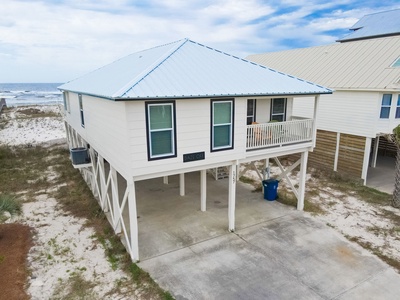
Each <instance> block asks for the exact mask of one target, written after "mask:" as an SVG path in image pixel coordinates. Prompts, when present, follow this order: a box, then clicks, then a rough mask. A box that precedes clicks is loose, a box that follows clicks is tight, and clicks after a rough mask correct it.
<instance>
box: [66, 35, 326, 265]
mask: <svg viewBox="0 0 400 300" xmlns="http://www.w3.org/2000/svg"><path fill="white" fill-rule="evenodd" d="M59 88H60V90H62V91H63V94H64V104H65V125H66V129H67V139H68V144H69V147H70V148H71V149H74V150H76V149H77V148H78V150H79V149H81V148H84V149H88V153H89V154H88V159H87V160H86V161H79V162H76V161H75V162H74V160H73V163H74V166H75V167H76V168H79V169H80V170H81V172H82V174H83V176H84V178H85V179H86V181H87V182H88V185H89V187H90V188H91V190H92V191H93V194H94V195H95V197H96V198H97V199H98V200H99V203H100V205H101V207H102V209H103V210H104V211H105V212H106V213H107V215H108V217H109V220H110V223H111V225H112V226H113V228H114V230H115V232H116V233H118V234H120V235H121V236H122V237H123V240H124V243H125V245H126V248H127V251H128V252H129V253H130V255H131V258H132V260H133V261H137V260H139V243H140V240H139V238H138V236H139V235H138V234H139V233H140V226H138V215H137V203H138V202H140V201H141V199H140V197H137V193H136V186H137V184H138V182H141V181H145V180H149V179H153V178H160V184H161V185H162V184H163V182H164V183H167V182H168V176H172V175H178V176H179V191H178V190H177V197H180V195H184V194H185V174H188V173H193V172H197V173H196V174H199V178H200V180H199V181H198V187H199V190H200V197H199V199H198V200H199V208H200V211H202V212H204V214H207V212H206V211H207V195H206V186H207V182H206V177H207V170H217V171H216V172H217V173H218V169H219V168H225V169H226V170H227V174H228V175H229V176H228V179H227V180H228V181H229V195H227V197H228V199H229V200H228V207H227V208H226V213H227V215H228V224H226V228H227V229H229V230H230V231H234V230H235V196H236V192H235V188H236V182H237V179H238V175H237V168H238V166H239V165H240V164H241V163H249V162H254V161H258V160H263V161H266V163H267V162H268V161H269V159H274V160H275V161H276V162H277V164H278V165H279V166H280V168H281V170H282V174H281V177H282V178H287V177H288V176H287V172H289V171H290V170H292V169H293V168H295V167H298V166H300V183H299V186H298V187H297V186H294V185H292V190H293V192H294V193H295V195H296V197H297V200H298V203H297V208H298V209H299V210H301V209H303V204H304V189H305V172H306V164H307V156H308V152H309V151H312V149H313V147H314V144H315V134H316V124H315V121H314V120H315V117H316V112H317V106H318V98H319V95H320V94H329V93H331V90H329V89H326V88H324V87H321V86H319V85H316V84H313V83H310V82H307V81H304V80H301V79H299V78H295V77H293V76H288V75H286V74H283V73H281V72H278V71H275V70H272V69H269V68H267V67H264V66H261V65H258V64H256V63H253V62H249V61H246V60H244V59H241V58H238V57H235V56H232V55H229V54H227V53H224V52H221V51H219V50H216V49H213V48H210V47H207V46H205V45H202V44H199V43H196V42H194V41H192V40H189V39H183V40H179V41H176V42H173V43H170V44H166V45H162V46H159V47H155V48H151V49H148V50H145V51H141V52H137V53H134V54H132V55H129V56H127V57H125V58H122V59H120V60H117V61H115V62H113V63H111V64H109V65H106V66H104V67H102V68H100V69H97V70H95V71H93V72H91V73H89V74H87V75H84V76H82V77H80V78H78V79H75V80H72V81H70V82H68V83H65V84H63V85H61V86H60V87H59ZM294 96H296V97H302V96H308V97H310V96H312V97H314V116H313V117H312V118H309V119H304V118H296V117H295V116H293V115H292V100H293V97H294ZM295 153H300V154H301V158H300V160H299V161H298V162H296V163H295V164H293V165H292V166H291V167H290V168H289V169H287V170H285V168H284V167H282V165H281V164H280V162H279V157H281V156H284V155H290V154H295ZM187 178H188V176H187V177H186V179H187ZM149 193H151V191H149ZM150 196H151V195H150ZM174 209H175V210H176V211H179V209H180V208H179V207H175V208H174ZM156 210H157V208H154V209H153V211H156ZM196 216H197V217H198V215H196ZM200 217H201V216H200ZM210 230H213V228H210Z"/></svg>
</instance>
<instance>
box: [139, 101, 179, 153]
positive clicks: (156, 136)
mask: <svg viewBox="0 0 400 300" xmlns="http://www.w3.org/2000/svg"><path fill="white" fill-rule="evenodd" d="M146 107H147V131H148V147H149V149H148V151H149V159H159V158H167V157H174V156H176V148H175V108H174V103H173V102H170V103H155V104H151V103H147V104H146Z"/></svg>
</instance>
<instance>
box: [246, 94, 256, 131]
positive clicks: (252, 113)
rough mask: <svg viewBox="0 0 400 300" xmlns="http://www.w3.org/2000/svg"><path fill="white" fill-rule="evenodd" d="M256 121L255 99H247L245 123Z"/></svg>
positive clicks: (249, 123)
mask: <svg viewBox="0 0 400 300" xmlns="http://www.w3.org/2000/svg"><path fill="white" fill-rule="evenodd" d="M255 121H256V99H248V100H247V125H251V123H253V122H255Z"/></svg>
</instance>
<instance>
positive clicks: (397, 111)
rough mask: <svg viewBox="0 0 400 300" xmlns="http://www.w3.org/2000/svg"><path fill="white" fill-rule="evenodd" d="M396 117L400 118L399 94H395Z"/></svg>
mask: <svg viewBox="0 0 400 300" xmlns="http://www.w3.org/2000/svg"><path fill="white" fill-rule="evenodd" d="M396 119H400V94H399V95H397V107H396Z"/></svg>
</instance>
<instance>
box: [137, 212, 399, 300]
mask: <svg viewBox="0 0 400 300" xmlns="http://www.w3.org/2000/svg"><path fill="white" fill-rule="evenodd" d="M139 265H140V267H141V268H143V269H144V270H146V271H148V272H149V273H150V275H151V276H152V277H153V278H154V279H155V280H156V281H157V282H158V283H159V284H160V286H161V287H162V288H165V289H167V290H169V291H170V292H171V293H172V294H173V295H174V296H175V297H176V298H177V299H398V295H399V293H400V276H399V274H397V273H396V272H394V271H393V270H392V269H391V268H390V267H389V266H387V265H386V264H384V263H383V262H381V261H380V260H379V259H377V258H376V257H375V256H373V255H371V254H369V253H368V252H367V251H366V250H364V249H362V248H360V247H358V246H357V245H355V244H353V243H350V242H348V241H347V240H345V239H344V238H342V237H341V236H340V235H339V234H337V233H336V232H335V231H334V230H333V229H331V228H329V227H327V226H325V225H324V224H322V223H319V222H317V221H315V220H313V219H311V218H308V217H305V216H304V215H303V214H301V213H299V214H294V215H291V216H285V217H282V218H279V219H275V220H274V221H272V222H266V223H263V224H258V225H255V226H251V227H249V228H245V229H242V230H238V231H237V232H236V233H228V234H225V235H223V236H219V237H216V238H213V239H210V240H208V241H204V242H201V243H198V244H195V245H192V246H189V247H186V248H183V249H180V250H177V251H173V252H170V253H167V254H164V255H160V256H158V257H155V258H152V259H148V260H145V261H142V262H141V263H139Z"/></svg>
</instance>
